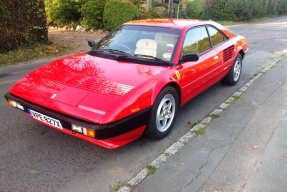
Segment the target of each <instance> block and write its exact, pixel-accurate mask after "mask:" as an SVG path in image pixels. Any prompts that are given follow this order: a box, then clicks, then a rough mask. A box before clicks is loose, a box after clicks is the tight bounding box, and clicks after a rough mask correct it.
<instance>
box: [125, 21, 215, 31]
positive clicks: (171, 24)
mask: <svg viewBox="0 0 287 192" xmlns="http://www.w3.org/2000/svg"><path fill="white" fill-rule="evenodd" d="M204 24H214V22H212V21H204V20H196V19H145V20H134V21H130V22H127V23H125V25H144V26H157V27H167V28H174V29H186V28H190V27H193V26H198V25H204Z"/></svg>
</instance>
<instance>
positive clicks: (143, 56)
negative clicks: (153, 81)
mask: <svg viewBox="0 0 287 192" xmlns="http://www.w3.org/2000/svg"><path fill="white" fill-rule="evenodd" d="M134 56H137V57H140V58H145V59H152V60H155V61H160V62H165V63H166V62H168V61H165V60H163V59H160V58H157V57H154V56H151V55H143V54H135V55H134Z"/></svg>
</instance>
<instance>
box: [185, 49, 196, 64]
mask: <svg viewBox="0 0 287 192" xmlns="http://www.w3.org/2000/svg"><path fill="white" fill-rule="evenodd" d="M198 59H199V56H198V53H195V52H192V53H186V54H184V55H183V57H182V62H183V63H185V62H188V61H198Z"/></svg>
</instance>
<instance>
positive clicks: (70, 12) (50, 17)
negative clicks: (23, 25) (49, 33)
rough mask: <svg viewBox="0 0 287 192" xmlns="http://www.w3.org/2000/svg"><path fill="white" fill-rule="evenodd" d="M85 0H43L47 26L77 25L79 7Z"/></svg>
mask: <svg viewBox="0 0 287 192" xmlns="http://www.w3.org/2000/svg"><path fill="white" fill-rule="evenodd" d="M86 1H87V0H45V6H46V12H47V21H48V24H52V25H57V26H59V27H61V26H68V25H77V24H78V22H79V20H80V18H81V10H80V9H81V7H82V5H83V4H84V3H85V2H86Z"/></svg>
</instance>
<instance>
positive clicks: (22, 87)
mask: <svg viewBox="0 0 287 192" xmlns="http://www.w3.org/2000/svg"><path fill="white" fill-rule="evenodd" d="M167 69H168V67H166V66H151V65H142V64H134V63H128V62H122V61H117V60H110V59H105V58H99V57H94V56H90V55H88V54H85V53H81V54H76V55H72V56H69V57H66V58H63V59H59V60H56V61H53V62H51V63H49V64H47V65H44V66H42V67H40V68H38V69H36V70H35V71H33V72H32V73H30V74H28V75H27V76H26V77H24V78H23V79H21V80H20V81H19V82H18V83H16V84H15V85H14V86H13V87H12V89H11V90H10V93H12V94H14V95H16V96H19V97H21V98H23V99H25V100H28V101H30V102H32V103H35V104H38V105H40V106H43V107H46V108H50V109H52V110H56V111H59V112H62V113H65V114H68V115H72V116H76V117H78V118H81V119H85V120H89V121H91V120H92V121H93V122H99V121H100V119H101V118H102V116H103V115H105V114H106V112H107V111H108V110H109V109H110V108H111V107H112V106H114V105H116V104H117V102H119V100H120V99H121V98H122V97H124V96H125V95H127V94H128V93H129V92H130V91H132V90H133V89H135V88H136V87H138V86H139V85H141V84H142V83H144V82H145V81H147V80H148V79H150V78H152V77H154V76H155V75H158V74H159V73H161V72H163V71H165V70H167Z"/></svg>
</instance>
